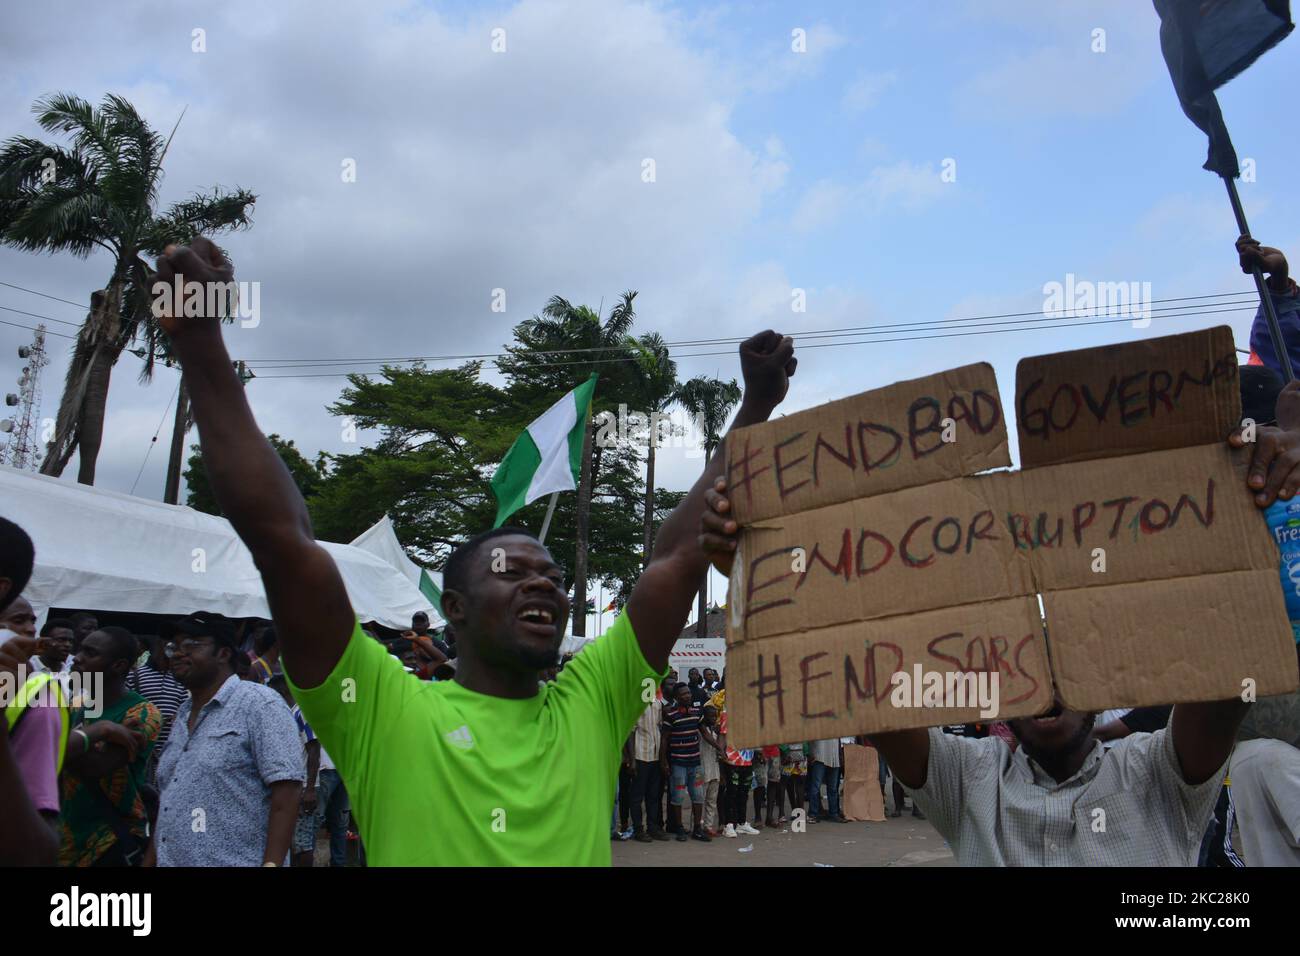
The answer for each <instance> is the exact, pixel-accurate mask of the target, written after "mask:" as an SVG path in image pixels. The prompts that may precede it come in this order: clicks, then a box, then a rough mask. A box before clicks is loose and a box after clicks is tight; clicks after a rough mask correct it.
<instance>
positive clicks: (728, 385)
mask: <svg viewBox="0 0 1300 956" xmlns="http://www.w3.org/2000/svg"><path fill="white" fill-rule="evenodd" d="M677 401H678V402H679V403H681V406H682V407H683V408H685V409H686V410H687V411H688V412H690V414H691V417H692V418H694V419H695V424H696V426H697V427H698V428H699V429H700V431H701V432H703V433H704V463H705V465H706V466H707V465H708V462H709V459H710V458H712V457H713V453H714V451H716V450H717V447H718V445H719V444H720V443H721V441H722V429H723V427H724V426H725V425H726V424H727V418H728V417H730V415H731V410H732V409H733V408H735V407H736V403H737V402H739V401H740V386H739V385H737V384H736V380H735V379H734V378H733V379H732V380H731V381H730V382H724V381H722V380H721V379H717V378H708V377H707V376H704V375H697V376H696V377H695V378H693V379H691V380H690V381H689V382H686V383H685V384H683V385H682V387H681V388H680V389H678V391H677ZM708 590H709V572H708V571H707V570H706V571H705V572H704V579H703V580H702V581H701V582H700V604H699V620H698V621H697V622H696V625H695V627H696V631H695V633H696V634H697V635H698V636H699V637H701V638H702V637H704V636H705V635H706V633H707V631H708V623H707V619H706V617H705V615H706V614H707V613H708V609H707V607H706V606H705V602H706V601H707V599H708Z"/></svg>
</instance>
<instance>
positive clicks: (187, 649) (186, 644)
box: [163, 637, 216, 657]
mask: <svg viewBox="0 0 1300 956" xmlns="http://www.w3.org/2000/svg"><path fill="white" fill-rule="evenodd" d="M207 645H213V646H215V645H216V641H213V640H211V639H209V638H201V639H197V640H196V639H195V638H190V637H187V638H185V640H183V641H175V642H172V643H170V644H168V645H167V646H166V647H165V648H163V652H164V653H165V654H166V655H167V656H168V657H175V656H176V655H177V654H185V655H186V656H189V655H190V654H192V653H193V652H194V651H196V650H197V649H198V648H200V647H205V646H207Z"/></svg>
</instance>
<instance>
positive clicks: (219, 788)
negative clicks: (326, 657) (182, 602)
mask: <svg viewBox="0 0 1300 956" xmlns="http://www.w3.org/2000/svg"><path fill="white" fill-rule="evenodd" d="M168 630H169V631H170V636H171V651H170V656H171V670H172V674H173V675H175V677H176V679H177V680H179V681H180V682H181V683H182V684H184V685H185V686H186V687H187V688H188V689H189V692H190V699H189V700H187V701H185V702H184V703H182V704H181V706H180V709H179V710H178V711H177V712H176V719H175V721H174V722H173V724H172V729H171V736H170V737H169V738H168V741H167V746H166V748H165V749H164V750H163V753H162V756H161V757H160V758H159V760H158V789H159V792H160V797H161V799H160V806H159V809H158V824H157V826H156V827H155V828H154V839H153V844H152V847H151V854H150V855H151V857H152V858H153V859H154V860H156V863H157V865H158V866H281V865H283V864H284V863H285V861H286V859H287V857H288V854H289V844H290V841H291V839H292V837H293V828H294V824H295V823H296V822H297V819H298V797H299V793H300V792H301V789H302V783H303V780H304V778H305V776H306V767H305V766H304V763H303V754H302V746H301V745H300V744H299V742H298V728H297V727H296V726H295V725H294V721H293V715H292V714H291V713H290V712H289V708H288V707H286V706H285V704H284V701H283V700H281V699H280V695H279V694H277V693H276V692H275V691H273V690H271V689H270V688H269V687H265V686H263V685H262V684H258V683H255V682H253V681H241V680H240V679H239V677H238V676H237V675H236V674H235V669H234V658H235V656H236V655H237V654H239V653H240V651H239V647H238V642H237V640H236V637H235V629H234V626H233V625H232V624H231V623H230V622H229V621H227V620H225V619H224V618H221V617H218V616H217V615H214V614H204V613H198V614H191V615H190V616H189V617H187V618H183V619H182V620H180V621H177V622H176V623H175V624H173V625H171V627H170V628H168ZM165 636H167V635H165Z"/></svg>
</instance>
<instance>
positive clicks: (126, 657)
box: [100, 624, 140, 662]
mask: <svg viewBox="0 0 1300 956" xmlns="http://www.w3.org/2000/svg"><path fill="white" fill-rule="evenodd" d="M100 631H101V632H103V633H104V634H107V635H108V637H109V642H108V656H109V659H110V660H112V661H115V662H116V661H127V662H134V661H135V659H136V658H137V657H139V656H140V642H139V641H137V640H136V639H135V635H134V634H132V633H131V632H130V631H128V630H127V629H126V628H124V627H115V626H113V625H111V624H110V625H109V626H108V627H101V628H100Z"/></svg>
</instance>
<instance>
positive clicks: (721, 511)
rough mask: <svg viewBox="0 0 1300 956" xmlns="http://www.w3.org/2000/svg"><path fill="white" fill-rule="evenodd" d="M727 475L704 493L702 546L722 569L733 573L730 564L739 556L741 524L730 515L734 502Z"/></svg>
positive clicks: (713, 563) (701, 524) (701, 530)
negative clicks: (728, 489)
mask: <svg viewBox="0 0 1300 956" xmlns="http://www.w3.org/2000/svg"><path fill="white" fill-rule="evenodd" d="M726 492H727V479H725V478H719V479H718V480H717V481H715V482H714V483H713V487H712V488H710V489H709V490H708V491H706V492H705V493H704V514H703V516H701V518H700V550H701V551H703V552H704V553H705V555H707V556H708V559H709V562H710V563H711V564H712V565H713V566H714V567H715V568H717V569H718V570H719V571H720V572H722V573H723V574H726V575H730V574H731V564H732V562H733V561H734V560H735V557H736V541H737V540H738V537H739V534H740V525H738V524H737V523H736V521H735V519H733V518H732V517H731V502H730V501H728V500H727V496H726Z"/></svg>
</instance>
